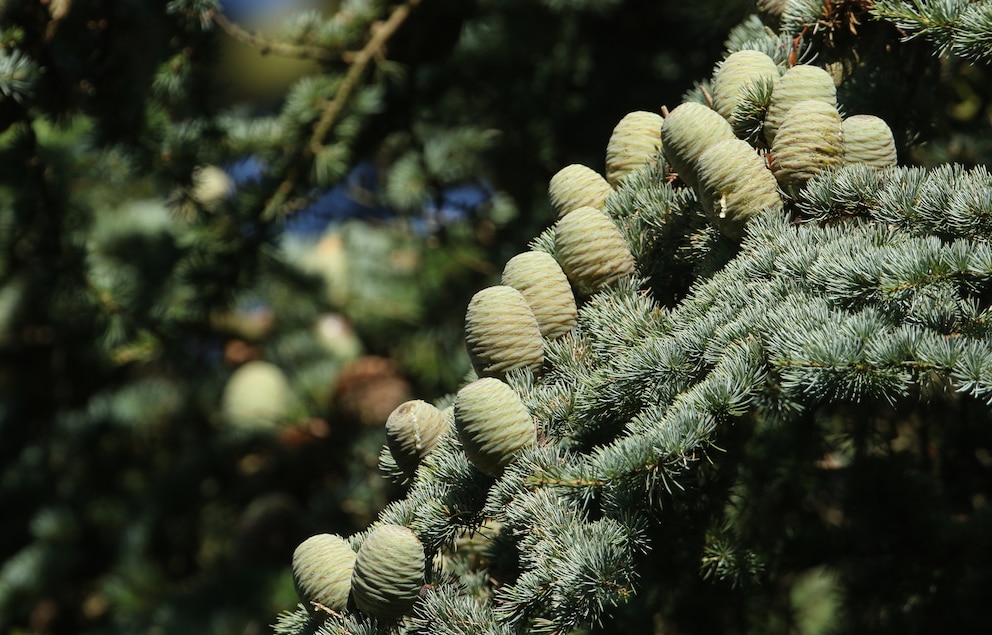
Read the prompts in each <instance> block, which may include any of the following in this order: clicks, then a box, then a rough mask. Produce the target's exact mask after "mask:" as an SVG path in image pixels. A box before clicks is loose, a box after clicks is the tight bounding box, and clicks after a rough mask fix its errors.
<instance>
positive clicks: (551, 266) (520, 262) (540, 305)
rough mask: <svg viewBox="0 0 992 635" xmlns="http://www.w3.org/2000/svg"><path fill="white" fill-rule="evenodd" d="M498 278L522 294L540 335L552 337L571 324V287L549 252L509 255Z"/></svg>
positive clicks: (568, 327) (574, 316)
mask: <svg viewBox="0 0 992 635" xmlns="http://www.w3.org/2000/svg"><path fill="white" fill-rule="evenodd" d="M502 282H503V284H504V285H507V286H510V287H513V288H514V289H516V290H517V291H519V292H520V293H521V294H522V295H523V296H524V299H525V300H527V304H528V305H530V308H531V311H533V313H534V317H535V318H537V324H538V326H539V327H540V329H541V335H543V336H544V337H546V338H548V339H554V338H556V337H560V336H562V335H564V334H565V333H568V332H569V331H571V330H572V329H573V328H574V327H575V320H576V308H575V296H574V295H573V294H572V287H571V286H570V285H569V284H568V278H567V277H566V276H565V272H564V271H562V270H561V266H560V265H559V264H558V261H557V260H555V259H554V257H553V256H551V255H550V254H547V253H544V252H543V251H528V252H525V253H522V254H517V255H516V256H514V257H513V258H510V260H509V262H507V263H506V266H505V267H504V268H503V280H502Z"/></svg>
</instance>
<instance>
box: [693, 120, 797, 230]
mask: <svg viewBox="0 0 992 635" xmlns="http://www.w3.org/2000/svg"><path fill="white" fill-rule="evenodd" d="M700 166H701V167H700V171H699V193H700V200H701V201H702V203H703V208H704V209H705V210H706V215H707V217H709V219H710V222H711V223H713V225H714V226H716V227H717V228H718V229H719V230H720V231H721V232H723V233H724V234H725V235H727V236H729V237H731V238H735V239H740V238H741V237H742V236H743V233H744V224H745V223H746V222H747V221H748V219H750V218H751V217H752V216H754V215H756V214H758V213H759V212H761V211H762V210H765V209H782V197H781V196H780V195H779V192H778V182H777V181H776V180H775V176H774V175H773V174H772V173H771V171H770V170H769V169H768V167H767V164H766V163H765V159H764V157H762V156H761V155H759V154H758V153H757V152H755V150H754V148H752V147H751V145H750V144H748V143H747V142H746V141H741V140H740V139H728V140H726V141H721V142H720V143H717V144H714V145H712V146H710V147H709V148H708V149H707V150H706V152H704V153H703V156H702V157H701V158H700Z"/></svg>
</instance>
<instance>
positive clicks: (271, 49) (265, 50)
mask: <svg viewBox="0 0 992 635" xmlns="http://www.w3.org/2000/svg"><path fill="white" fill-rule="evenodd" d="M210 18H211V19H212V20H213V21H214V24H216V25H217V26H219V27H220V28H221V30H223V31H224V33H227V34H228V35H230V36H231V37H232V38H234V39H235V40H237V41H238V42H241V43H243V44H247V45H248V46H251V47H254V48H256V49H258V50H259V52H260V53H262V54H263V55H268V54H269V53H272V54H275V55H281V56H283V57H296V58H300V59H311V60H316V61H318V62H332V61H335V60H340V59H344V60H345V61H348V58H349V57H350V56H351V55H352V53H351V52H350V51H349V52H345V53H334V52H333V51H331V50H330V49H326V48H322V47H319V46H306V45H302V44H290V43H289V42H281V41H279V40H274V39H272V38H267V37H265V36H263V35H259V34H257V33H252V32H251V31H249V30H247V29H245V28H244V27H242V26H241V25H239V24H237V23H235V22H231V21H230V20H229V19H227V16H226V15H224V14H223V13H221V12H220V11H217V12H214V13H212V14H211V16H210Z"/></svg>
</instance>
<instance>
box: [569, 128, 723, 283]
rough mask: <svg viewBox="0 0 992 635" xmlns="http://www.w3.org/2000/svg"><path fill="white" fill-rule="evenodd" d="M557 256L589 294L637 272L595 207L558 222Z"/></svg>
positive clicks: (624, 245)
mask: <svg viewBox="0 0 992 635" xmlns="http://www.w3.org/2000/svg"><path fill="white" fill-rule="evenodd" d="M714 114H715V113H714ZM555 253H556V254H557V255H558V262H559V263H560V264H561V268H562V269H563V270H564V271H565V275H567V276H568V279H569V280H571V281H572V284H573V285H574V286H575V288H576V289H577V290H578V291H579V292H580V293H583V294H587V295H591V294H593V293H595V292H596V291H598V290H599V289H601V288H602V287H604V286H606V285H608V284H610V283H612V282H614V281H616V280H618V279H619V278H622V277H623V276H626V275H629V274H631V273H633V272H634V257H633V256H632V255H631V254H630V249H629V248H628V247H627V241H625V240H624V238H623V235H621V234H620V230H619V229H617V226H616V225H614V224H613V221H612V220H611V219H610V217H609V216H607V215H606V214H605V213H604V212H601V211H599V210H598V209H594V208H592V207H583V208H580V209H577V210H575V211H574V212H572V213H571V214H569V215H568V216H566V217H564V218H562V219H561V220H559V221H558V224H557V225H556V226H555Z"/></svg>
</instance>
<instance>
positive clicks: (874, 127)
mask: <svg viewBox="0 0 992 635" xmlns="http://www.w3.org/2000/svg"><path fill="white" fill-rule="evenodd" d="M842 126H843V129H844V163H867V164H868V165H871V166H873V167H876V168H889V167H892V166H894V165H896V162H897V159H896V142H895V139H893V137H892V129H891V128H889V124H887V123H885V120H883V119H881V118H880V117H876V116H874V115H853V116H851V117H848V118H847V119H845V120H844V121H843V124H842Z"/></svg>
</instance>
